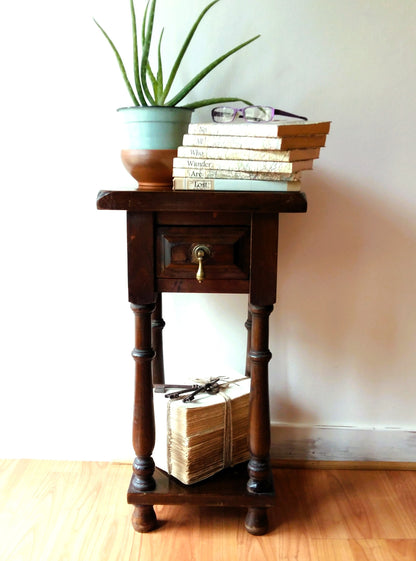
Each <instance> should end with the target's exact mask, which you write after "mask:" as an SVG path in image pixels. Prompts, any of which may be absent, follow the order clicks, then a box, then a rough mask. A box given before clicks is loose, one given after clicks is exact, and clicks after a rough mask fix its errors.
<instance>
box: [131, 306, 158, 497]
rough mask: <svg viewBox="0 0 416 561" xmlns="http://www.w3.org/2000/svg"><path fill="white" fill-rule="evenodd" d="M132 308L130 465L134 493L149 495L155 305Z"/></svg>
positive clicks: (153, 437)
mask: <svg viewBox="0 0 416 561" xmlns="http://www.w3.org/2000/svg"><path fill="white" fill-rule="evenodd" d="M131 308H132V310H133V312H134V315H135V348H134V349H133V353H132V355H133V358H134V360H135V365H136V377H135V392H134V414H133V447H134V451H135V452H136V459H135V460H134V462H133V472H134V477H133V480H132V483H133V486H134V488H135V489H136V490H137V491H151V490H153V489H154V488H155V481H154V479H153V472H154V468H155V464H154V461H153V458H152V452H153V448H154V445H155V419H154V412H153V385H152V370H151V361H152V359H153V357H154V351H153V349H152V345H151V314H152V312H153V311H154V308H155V305H154V304H146V305H137V304H132V305H131Z"/></svg>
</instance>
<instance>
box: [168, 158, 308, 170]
mask: <svg viewBox="0 0 416 561" xmlns="http://www.w3.org/2000/svg"><path fill="white" fill-rule="evenodd" d="M173 166H174V167H176V168H194V169H201V168H202V169H212V170H234V171H255V172H258V171H265V172H272V173H294V172H296V171H302V170H307V169H312V166H313V160H304V161H303V160H302V161H299V162H264V161H256V160H211V159H203V158H174V159H173Z"/></svg>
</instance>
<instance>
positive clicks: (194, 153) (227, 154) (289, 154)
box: [178, 146, 320, 162]
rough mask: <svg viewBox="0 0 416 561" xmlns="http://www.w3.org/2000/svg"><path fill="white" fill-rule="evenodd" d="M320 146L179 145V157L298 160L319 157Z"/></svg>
mask: <svg viewBox="0 0 416 561" xmlns="http://www.w3.org/2000/svg"><path fill="white" fill-rule="evenodd" d="M319 151H320V148H304V149H300V150H254V149H244V148H227V147H224V148H215V147H211V146H201V147H200V146H179V148H178V157H179V158H204V159H217V160H261V161H266V162H268V161H270V162H297V161H299V160H315V159H317V158H319Z"/></svg>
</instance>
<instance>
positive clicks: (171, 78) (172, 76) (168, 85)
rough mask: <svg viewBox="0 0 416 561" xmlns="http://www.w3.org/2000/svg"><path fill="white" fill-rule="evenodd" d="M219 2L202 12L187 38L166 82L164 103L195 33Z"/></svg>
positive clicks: (215, 1)
mask: <svg viewBox="0 0 416 561" xmlns="http://www.w3.org/2000/svg"><path fill="white" fill-rule="evenodd" d="M217 2H219V0H214V1H213V2H211V3H210V4H208V5H207V6H206V7H205V8H204V9H203V10H202V12H201V13H200V14H199V16H198V18H197V20H196V21H195V23H194V25H193V26H192V27H191V29H190V31H189V33H188V35H187V36H186V39H185V41H184V43H183V45H182V48H181V50H180V51H179V54H178V56H177V57H176V60H175V62H174V64H173V66H172V70H171V71H170V74H169V78H168V80H167V82H166V86H165V90H164V92H163V101H165V99H166V98H167V96H168V94H169V92H170V89H171V87H172V83H173V81H174V79H175V77H176V74H177V72H178V69H179V66H180V64H181V62H182V59H183V57H184V55H185V53H186V51H187V49H188V46H189V43H190V42H191V40H192V38H193V36H194V35H195V31H196V30H197V28H198V26H199V24H200V23H201V20H202V18H203V17H204V16H205V14H206V13H207V12H208V10H209V9H211V8H212V6H214V4H217Z"/></svg>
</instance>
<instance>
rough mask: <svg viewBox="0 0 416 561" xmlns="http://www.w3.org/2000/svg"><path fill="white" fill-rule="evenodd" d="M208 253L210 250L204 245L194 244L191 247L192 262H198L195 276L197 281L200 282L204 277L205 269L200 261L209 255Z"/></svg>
mask: <svg viewBox="0 0 416 561" xmlns="http://www.w3.org/2000/svg"><path fill="white" fill-rule="evenodd" d="M210 255H211V250H210V248H209V247H207V246H206V245H202V244H196V245H195V246H194V247H193V248H192V263H197V264H198V270H197V272H196V276H195V278H196V280H197V281H198V282H202V281H203V280H204V278H205V271H204V267H203V265H202V262H203V260H204V259H205V258H206V257H210Z"/></svg>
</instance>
